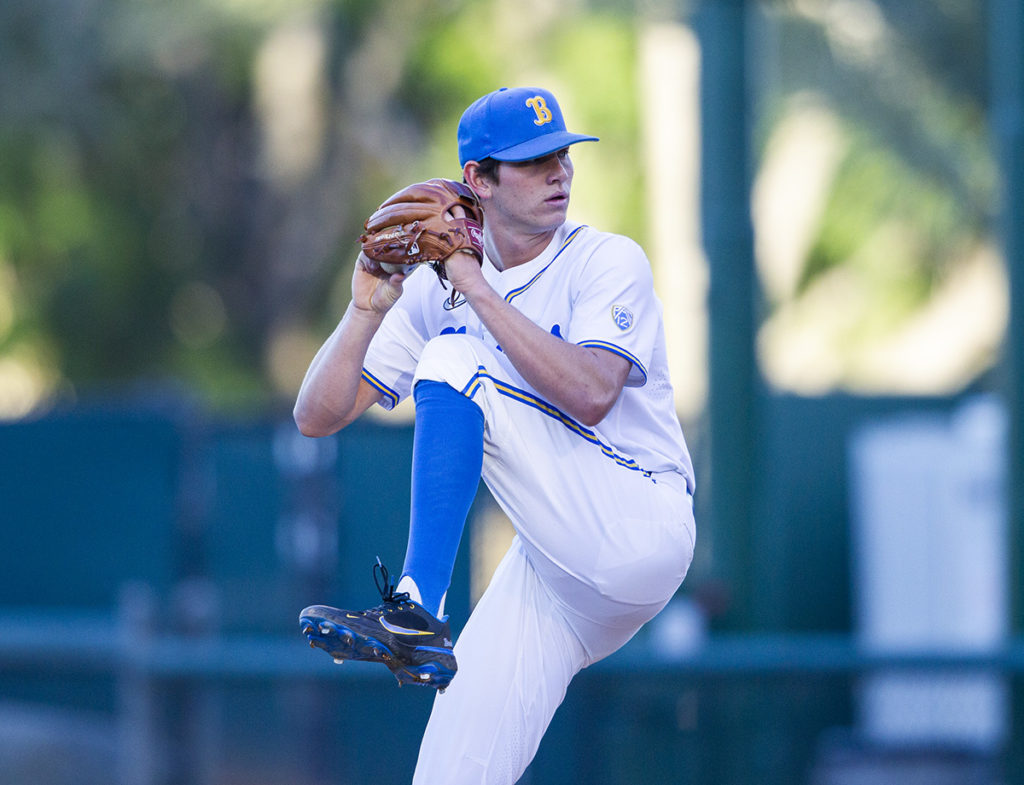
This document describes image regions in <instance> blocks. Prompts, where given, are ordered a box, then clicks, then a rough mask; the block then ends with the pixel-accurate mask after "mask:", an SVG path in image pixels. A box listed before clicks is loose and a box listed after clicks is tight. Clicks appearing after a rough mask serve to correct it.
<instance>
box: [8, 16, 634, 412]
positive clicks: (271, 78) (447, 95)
mask: <svg viewBox="0 0 1024 785" xmlns="http://www.w3.org/2000/svg"><path fill="white" fill-rule="evenodd" d="M542 5H544V4H542ZM542 5H538V10H539V12H538V14H534V15H530V14H523V13H522V10H523V9H522V7H521V4H520V3H516V2H511V1H508V2H483V1H482V0H476V1H474V0H466V1H465V2H455V1H448V2H446V1H445V0H432V1H430V2H418V1H414V0H398V1H397V2H388V3H379V4H378V3H366V2H360V1H359V0H335V1H334V2H329V1H328V0H324V1H323V2H314V1H313V0H307V1H306V2H287V3H286V2H277V1H276V0H263V1H262V2H261V1H260V0H222V1H221V2H217V1H216V0H182V1H181V2H178V3H174V4H170V3H162V2H157V0H148V1H147V2H139V0H7V2H5V3H3V4H2V5H0V63H2V66H3V67H2V68H0V104H2V105H3V106H4V107H5V111H4V113H3V116H2V117H0V357H3V358H6V359H11V358H21V359H20V360H19V361H20V362H21V363H22V365H21V367H20V371H21V373H22V375H23V376H26V377H27V378H29V379H30V380H31V384H30V387H31V389H30V390H29V392H28V393H26V396H27V399H29V400H33V399H35V398H40V397H41V398H47V397H49V398H54V397H56V398H57V399H61V398H65V399H68V398H70V399H74V397H75V396H76V395H81V394H88V391H90V390H93V389H95V388H97V387H101V388H104V387H109V386H113V385H124V384H127V383H132V382H133V380H138V379H140V378H142V379H149V380H153V379H156V380H177V381H180V382H182V383H183V384H184V385H185V386H186V387H188V388H190V389H193V390H195V391H196V392H197V393H198V395H199V396H200V398H202V399H203V400H205V401H206V402H208V403H209V404H210V405H212V406H214V407H219V408H224V409H229V408H230V409H236V410H237V409H253V408H258V407H263V406H266V405H268V404H271V403H273V402H274V401H278V400H280V401H287V399H288V398H290V396H291V395H292V394H294V391H295V389H296V388H297V384H298V381H299V379H301V374H302V372H303V371H304V369H305V365H306V364H307V363H308V361H309V359H310V358H311V356H312V352H313V350H314V349H315V346H316V342H317V341H319V340H320V338H322V336H323V335H324V334H325V331H326V330H328V329H330V325H331V324H333V322H334V321H336V319H337V318H338V316H339V315H340V311H341V308H342V307H343V306H344V302H345V300H347V286H348V283H347V281H348V277H349V274H350V270H351V263H352V261H353V257H354V249H355V245H354V237H355V236H356V235H357V234H358V231H359V229H360V228H361V227H360V224H361V221H362V218H363V216H364V215H365V214H366V213H367V211H368V210H370V209H372V208H373V207H374V206H375V205H376V204H377V203H379V202H380V201H382V200H383V198H384V197H386V196H387V195H388V194H389V193H391V192H392V191H393V190H395V189H396V188H398V187H399V186H401V185H403V184H405V183H406V182H408V181H411V180H413V179H419V178H422V177H428V176H437V175H439V174H441V175H444V176H449V177H457V176H458V161H457V157H456V152H455V124H456V122H457V120H458V116H459V114H460V113H461V111H462V109H463V108H464V107H465V106H466V105H468V103H469V102H470V101H471V100H473V99H474V98H476V97H477V96H478V95H480V94H483V93H484V92H487V91H489V90H491V89H494V88H495V87H497V86H500V85H502V84H517V83H529V82H530V81H532V80H536V81H537V82H540V83H544V84H545V85H546V86H547V85H549V84H553V85H554V87H555V89H556V90H559V91H563V94H564V95H565V99H563V100H564V101H565V102H566V103H567V104H571V105H572V106H573V108H574V109H575V110H576V113H575V114H574V115H572V120H571V122H573V123H574V124H576V125H578V126H579V127H581V128H583V127H594V128H600V129H601V132H602V134H604V136H605V138H606V140H607V141H606V146H607V147H608V148H610V149H608V150H607V151H605V152H604V154H603V158H602V161H603V162H604V163H606V164H607V165H608V166H609V169H614V171H610V172H609V173H608V174H607V175H606V181H607V180H608V179H611V180H616V179H617V180H620V181H622V182H623V183H624V187H626V188H627V189H628V190H630V191H632V192H633V194H634V195H637V196H638V195H639V188H638V183H639V179H640V175H639V172H638V167H637V165H636V157H637V151H636V150H634V149H632V148H633V147H634V143H633V139H634V138H635V130H636V128H635V127H636V116H635V107H631V106H630V101H629V100H628V98H629V96H630V95H631V91H630V89H629V87H630V84H631V73H632V67H633V66H632V62H631V61H632V55H633V53H632V51H631V47H632V45H633V44H632V34H631V27H630V25H628V24H627V25H623V21H624V19H623V18H622V17H615V16H614V15H610V13H609V12H602V13H601V14H596V15H590V14H587V13H584V12H582V11H580V10H579V9H578V8H573V7H571V6H567V7H565V8H561V9H559V8H548V7H542ZM509 22H511V23H509ZM481 31H488V32H487V33H486V34H482V32H481ZM497 31H501V32H500V33H499V32H497ZM318 47H320V48H322V50H323V55H322V57H320V58H319V59H317V57H316V56H315V52H316V51H317V48H318ZM598 62H599V63H600V69H601V70H600V72H599V73H595V71H594V70H593V69H592V68H591V67H590V66H591V65H593V64H594V63H598ZM307 67H308V68H312V69H313V70H314V71H315V73H314V74H313V76H309V74H308V73H307V72H306V71H303V69H304V68H307ZM308 68H307V70H308ZM303 74H305V76H303ZM303 80H305V81H303ZM610 89H614V90H615V91H616V92H617V93H620V94H622V95H623V96H625V97H626V99H625V100H623V101H620V102H618V104H617V105H616V106H615V107H614V111H610V110H609V109H608V107H607V102H606V101H604V100H603V97H604V96H605V95H606V94H607V93H608V91H609V90H610ZM289 101H290V102H291V103H289ZM291 106H294V107H295V114H296V116H298V117H300V118H301V117H302V116H303V115H302V113H303V112H308V113H311V116H313V117H314V120H310V121H309V122H308V123H307V126H308V127H307V128H306V129H305V132H306V136H304V137H302V136H298V137H294V139H295V140H296V142H297V144H300V145H305V146H306V149H307V150H309V151H310V152H309V153H308V155H307V156H306V158H307V159H308V160H305V161H304V163H303V162H300V164H301V165H298V164H294V162H293V164H292V170H290V171H287V172H283V173H282V171H283V170H282V169H281V163H280V161H277V162H276V163H275V159H274V149H272V148H273V145H274V144H277V145H278V146H279V147H281V146H282V143H281V139H280V138H278V139H277V141H276V142H275V140H274V137H273V134H274V133H275V132H281V133H285V134H287V133H288V131H289V126H288V121H289V118H288V116H287V115H288V113H289V108H290V107H291ZM311 106H312V108H310V107H311ZM624 108H625V109H626V111H623V109H624ZM271 114H273V115H274V116H271ZM316 116H322V118H323V122H322V123H321V124H320V125H317V124H316V121H315V117H316ZM281 128H283V129H284V130H283V131H280V129H281ZM310 128H312V131H310ZM275 129H278V131H275ZM300 130H301V129H300ZM291 131H292V132H293V133H294V132H296V131H295V128H294V127H293V128H292V129H291ZM283 138H284V139H285V144H284V145H283V147H287V141H288V137H287V136H285V137H283ZM286 163H287V160H286ZM612 190H614V189H612ZM620 192H621V191H620ZM629 204H630V205H631V208H630V212H629V213H628V214H623V213H621V212H619V211H617V210H616V209H615V208H614V205H612V206H610V207H609V209H608V213H609V214H610V215H612V216H614V220H615V223H616V227H612V228H620V229H623V228H625V227H627V226H628V225H629V224H630V223H632V226H631V227H630V228H634V229H635V228H636V226H637V222H638V220H639V216H640V215H641V209H640V204H639V199H634V198H631V199H630V200H629ZM5 303H6V306H5V305H4V304H5ZM5 308H6V310H5ZM10 370H11V369H10V368H8V371H10ZM3 374H4V365H3V364H2V363H0V387H3V386H4V384H5V381H4V379H5V377H4V376H3ZM6 379H7V380H6V384H7V387H8V388H10V386H11V384H12V382H11V378H10V377H6ZM5 403H6V405H5ZM20 403H22V401H21V400H18V401H11V400H7V401H6V402H5V401H4V398H3V395H2V394H0V408H2V409H5V410H6V411H5V412H3V414H6V415H8V416H10V415H11V414H12V413H19V405H20Z"/></svg>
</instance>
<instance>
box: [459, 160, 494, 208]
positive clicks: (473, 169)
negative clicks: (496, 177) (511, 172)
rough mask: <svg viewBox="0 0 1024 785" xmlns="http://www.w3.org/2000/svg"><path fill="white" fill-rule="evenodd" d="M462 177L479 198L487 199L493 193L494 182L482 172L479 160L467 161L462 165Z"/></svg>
mask: <svg viewBox="0 0 1024 785" xmlns="http://www.w3.org/2000/svg"><path fill="white" fill-rule="evenodd" d="M462 179H463V180H464V181H465V182H466V185H468V186H469V187H470V188H472V189H473V193H475V194H476V195H477V197H478V198H480V199H486V198H487V197H488V196H490V195H491V187H492V186H493V182H492V181H491V179H490V178H489V177H485V176H484V175H483V174H482V173H481V172H480V164H479V163H478V162H477V161H466V165H465V166H464V167H462Z"/></svg>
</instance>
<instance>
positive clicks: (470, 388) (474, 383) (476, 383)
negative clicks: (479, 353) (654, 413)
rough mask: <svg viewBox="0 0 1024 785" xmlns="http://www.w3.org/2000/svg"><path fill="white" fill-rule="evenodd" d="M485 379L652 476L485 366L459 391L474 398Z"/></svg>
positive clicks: (622, 463)
mask: <svg viewBox="0 0 1024 785" xmlns="http://www.w3.org/2000/svg"><path fill="white" fill-rule="evenodd" d="M484 379H490V380H491V383H492V384H493V385H494V387H495V389H496V390H497V391H498V392H499V393H501V394H502V395H504V396H506V397H508V398H511V399H512V400H514V401H519V402H520V403H523V404H526V405H527V406H531V407H533V408H534V409H536V410H537V411H539V412H543V413H544V414H546V415H547V416H548V417H551V418H552V419H554V420H558V421H559V422H560V423H562V425H564V426H565V427H566V428H568V429H569V430H570V431H572V432H573V433H575V434H576V435H577V436H582V437H583V438H584V439H586V440H587V441H588V442H590V443H591V444H594V445H596V446H598V447H600V448H601V452H603V453H604V454H605V455H607V456H608V457H609V458H611V459H612V460H613V461H615V462H616V463H617V464H619V466H624V467H625V468H627V469H631V470H632V471H635V472H640V473H641V474H642V475H644V477H650V476H651V472H649V471H647V470H645V469H641V468H640V464H638V463H637V462H636V461H635V460H634V459H633V458H624V457H623V456H621V455H619V454H618V453H617V452H615V451H614V450H613V449H612V448H611V447H609V446H608V445H607V444H605V443H604V442H602V441H601V440H600V439H598V438H597V434H596V433H594V432H593V431H592V430H590V428H587V427H585V426H583V425H580V424H579V423H578V422H576V421H575V420H574V419H572V417H570V416H569V415H567V414H565V412H563V411H561V410H560V409H557V408H556V407H554V406H552V405H551V404H550V403H548V402H547V401H545V400H544V399H543V398H538V397H537V396H536V395H534V394H533V393H530V392H527V391H526V390H521V389H519V388H518V387H513V386H512V385H511V384H509V383H508V382H503V381H501V380H499V379H496V378H494V377H493V376H492V375H491V374H490V373H488V372H487V369H486V368H484V366H482V365H479V366H477V372H476V373H475V374H473V376H472V378H471V379H470V380H469V383H468V384H466V386H465V387H463V388H462V389H461V390H459V392H461V393H462V394H463V395H465V396H466V397H467V398H470V399H472V398H473V396H475V395H476V393H477V392H478V391H479V389H480V387H481V385H482V384H483V380H484Z"/></svg>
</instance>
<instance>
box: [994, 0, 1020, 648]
mask: <svg viewBox="0 0 1024 785" xmlns="http://www.w3.org/2000/svg"><path fill="white" fill-rule="evenodd" d="M989 13H990V28H989V29H990V36H989V45H990V46H989V48H990V51H991V73H992V83H991V91H992V92H991V110H990V111H991V117H992V134H993V137H994V139H993V141H994V143H995V150H996V159H997V165H998V169H999V171H1000V172H1001V173H1002V178H1003V183H1002V186H1003V188H1002V204H1001V206H1000V207H1001V215H1000V217H1001V221H1000V229H1001V239H1002V243H1003V250H1004V254H1005V258H1006V267H1007V273H1008V275H1009V281H1010V324H1009V328H1008V332H1007V336H1006V340H1005V343H1004V347H1005V348H1004V355H1003V370H1004V373H1005V376H1004V379H1005V385H1004V387H1005V389H1004V393H1005V398H1006V403H1007V408H1008V411H1009V415H1010V439H1009V447H1008V458H1009V467H1008V468H1009V472H1008V477H1007V493H1008V494H1009V498H1008V511H1009V515H1008V522H1009V532H1010V543H1011V547H1012V550H1011V558H1012V560H1013V562H1012V571H1011V582H1012V583H1011V597H1012V600H1011V602H1012V611H1011V612H1012V613H1013V619H1012V621H1013V629H1014V630H1015V631H1016V632H1020V631H1021V630H1022V629H1024V602H1022V598H1021V591H1022V590H1024V579H1022V576H1021V574H1020V573H1021V565H1024V537H1021V532H1020V527H1021V524H1022V523H1024V426H1022V423H1021V414H1022V407H1024V358H1022V353H1024V223H1022V222H1021V217H1022V216H1024V5H1022V4H1021V3H1020V2H1019V0H993V1H992V4H991V6H990V11H989Z"/></svg>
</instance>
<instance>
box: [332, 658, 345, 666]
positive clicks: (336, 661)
mask: <svg viewBox="0 0 1024 785" xmlns="http://www.w3.org/2000/svg"><path fill="white" fill-rule="evenodd" d="M345 662H346V660H345V658H344V657H335V658H334V664H335V665H344V664H345Z"/></svg>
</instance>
